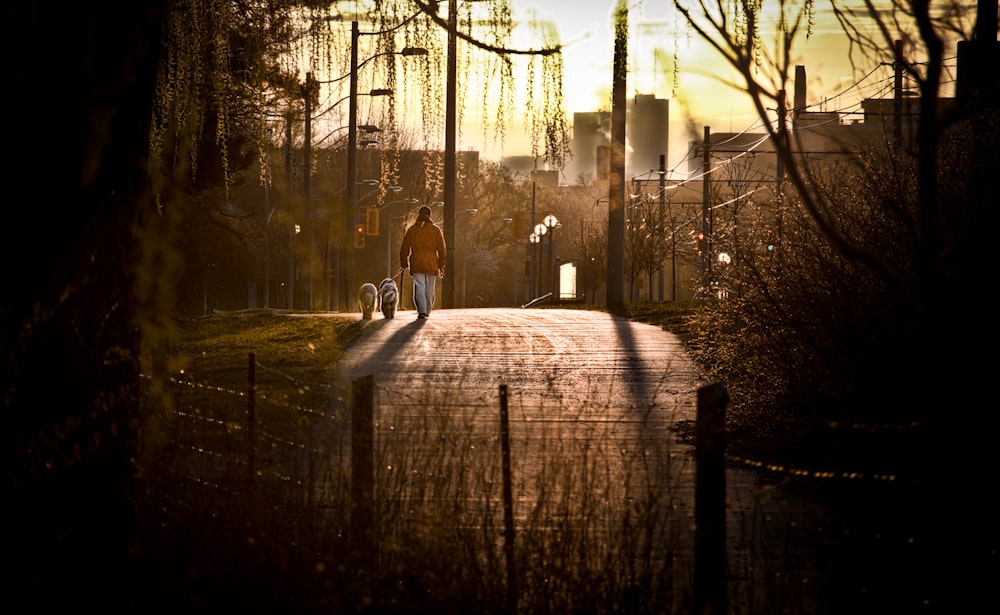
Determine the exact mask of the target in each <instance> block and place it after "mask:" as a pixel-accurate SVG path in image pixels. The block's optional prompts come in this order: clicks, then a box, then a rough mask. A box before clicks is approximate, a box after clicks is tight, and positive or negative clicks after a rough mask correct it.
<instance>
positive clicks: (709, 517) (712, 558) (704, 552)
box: [694, 382, 729, 615]
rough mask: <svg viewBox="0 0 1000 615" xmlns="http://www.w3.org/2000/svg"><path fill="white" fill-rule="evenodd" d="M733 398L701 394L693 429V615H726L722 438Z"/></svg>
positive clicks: (716, 387) (711, 391) (712, 389)
mask: <svg viewBox="0 0 1000 615" xmlns="http://www.w3.org/2000/svg"><path fill="white" fill-rule="evenodd" d="M727 403H729V395H728V394H727V393H726V388H725V386H724V385H722V383H719V382H716V383H714V384H710V385H706V386H703V387H701V388H700V389H698V415H697V421H696V425H695V436H696V439H697V440H696V442H695V458H696V483H695V495H694V498H695V504H694V507H695V535H694V542H695V553H694V601H695V605H694V606H695V608H694V613H696V614H698V615H725V613H726V609H727V605H726V602H727V600H726V466H725V448H724V440H723V434H724V430H725V418H726V404H727Z"/></svg>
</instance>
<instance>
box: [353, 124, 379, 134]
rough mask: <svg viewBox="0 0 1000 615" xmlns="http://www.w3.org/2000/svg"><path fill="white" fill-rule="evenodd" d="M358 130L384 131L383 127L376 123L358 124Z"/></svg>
mask: <svg viewBox="0 0 1000 615" xmlns="http://www.w3.org/2000/svg"><path fill="white" fill-rule="evenodd" d="M358 130H360V131H361V132H365V133H369V134H370V133H373V132H382V129H381V128H379V127H378V126H376V125H374V124H362V125H360V126H358Z"/></svg>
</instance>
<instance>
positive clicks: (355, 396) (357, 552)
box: [350, 375, 375, 572]
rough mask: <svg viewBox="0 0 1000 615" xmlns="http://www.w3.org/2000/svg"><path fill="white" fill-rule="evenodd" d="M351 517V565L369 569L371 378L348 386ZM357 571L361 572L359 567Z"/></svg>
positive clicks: (371, 547)
mask: <svg viewBox="0 0 1000 615" xmlns="http://www.w3.org/2000/svg"><path fill="white" fill-rule="evenodd" d="M350 399H351V519H350V541H351V548H352V556H353V559H354V563H355V565H356V566H357V567H358V568H360V569H362V570H364V571H370V570H372V567H373V566H374V562H375V559H374V556H375V553H374V551H375V550H374V535H373V524H372V498H373V497H374V481H375V479H374V475H375V472H374V452H375V428H374V421H373V418H372V417H373V414H374V407H375V377H374V376H371V375H368V376H364V377H362V378H359V379H358V380H355V381H354V382H353V383H352V389H351V398H350ZM359 572H361V571H360V570H359Z"/></svg>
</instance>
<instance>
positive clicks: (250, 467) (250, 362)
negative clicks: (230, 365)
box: [247, 352, 257, 489]
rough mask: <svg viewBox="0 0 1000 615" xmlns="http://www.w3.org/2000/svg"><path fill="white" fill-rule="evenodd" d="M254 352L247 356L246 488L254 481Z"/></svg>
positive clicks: (255, 387)
mask: <svg viewBox="0 0 1000 615" xmlns="http://www.w3.org/2000/svg"><path fill="white" fill-rule="evenodd" d="M256 364H257V361H256V360H255V359H254V353H252V352H251V353H250V354H249V355H248V358H247V488H248V489H249V488H250V486H251V485H253V482H254V475H255V474H256V473H257V469H256V467H255V466H256V465H257V460H256V458H255V456H254V439H255V438H254V423H255V422H256V412H257V410H256V405H257V376H256Z"/></svg>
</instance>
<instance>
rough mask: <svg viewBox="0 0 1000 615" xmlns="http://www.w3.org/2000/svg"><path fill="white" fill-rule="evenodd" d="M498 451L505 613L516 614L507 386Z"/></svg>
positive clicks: (503, 389) (502, 391)
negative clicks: (505, 580)
mask: <svg viewBox="0 0 1000 615" xmlns="http://www.w3.org/2000/svg"><path fill="white" fill-rule="evenodd" d="M500 451H501V459H502V462H503V465H502V468H503V544H504V556H505V557H506V559H507V612H508V613H516V612H517V577H516V576H515V569H514V497H513V494H512V490H511V479H510V419H509V418H508V414H507V385H506V384H501V385H500Z"/></svg>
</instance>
